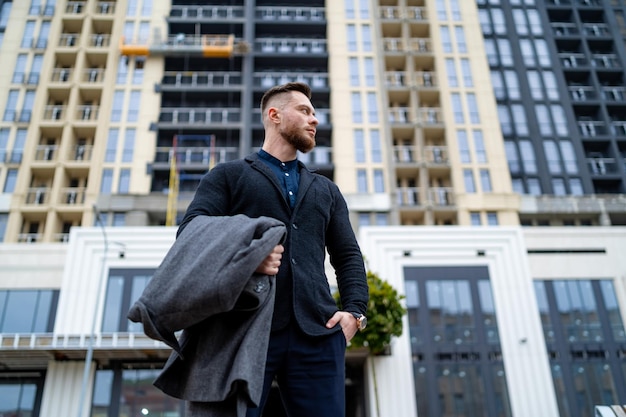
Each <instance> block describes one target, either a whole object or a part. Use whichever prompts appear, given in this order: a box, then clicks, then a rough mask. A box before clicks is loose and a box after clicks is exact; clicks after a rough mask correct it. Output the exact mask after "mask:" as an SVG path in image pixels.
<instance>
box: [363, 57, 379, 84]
mask: <svg viewBox="0 0 626 417" xmlns="http://www.w3.org/2000/svg"><path fill="white" fill-rule="evenodd" d="M363 63H364V67H365V85H366V86H368V87H374V86H375V85H376V71H375V69H374V59H373V58H370V57H365V58H364V59H363Z"/></svg>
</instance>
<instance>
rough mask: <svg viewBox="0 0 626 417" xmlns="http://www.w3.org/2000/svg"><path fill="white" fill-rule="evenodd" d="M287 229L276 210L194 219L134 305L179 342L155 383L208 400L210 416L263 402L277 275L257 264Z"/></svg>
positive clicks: (136, 316)
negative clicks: (264, 213) (263, 272)
mask: <svg viewBox="0 0 626 417" xmlns="http://www.w3.org/2000/svg"><path fill="white" fill-rule="evenodd" d="M284 237H285V226H284V224H283V223H282V222H280V221H278V220H275V219H272V218H269V217H258V218H250V217H248V216H245V215H236V216H219V217H211V216H197V217H195V218H194V219H193V221H191V222H190V223H189V224H188V226H187V227H186V228H185V231H184V233H181V234H180V235H179V236H178V238H177V240H176V242H175V243H174V244H173V245H172V247H171V248H170V250H169V252H168V253H167V255H166V256H165V258H164V260H163V262H162V263H161V265H160V266H159V268H158V269H157V270H156V271H155V273H154V276H153V277H152V279H151V280H150V282H149V283H148V285H147V286H146V288H145V290H144V292H143V293H142V295H141V297H140V298H139V300H138V301H137V302H136V303H135V304H134V305H133V306H132V307H131V309H130V311H129V313H128V318H129V319H130V320H131V321H134V322H140V323H142V324H143V326H144V332H145V333H146V335H147V336H149V337H151V338H153V339H155V340H160V341H162V342H164V343H166V344H167V345H169V346H170V347H172V349H174V351H173V352H172V354H171V355H170V358H169V360H168V361H167V363H166V364H165V367H164V369H163V371H162V372H161V374H160V375H159V376H158V378H157V379H156V381H155V383H154V384H155V386H157V387H158V388H159V389H161V390H162V391H163V392H165V393H166V394H168V395H170V396H173V397H176V398H181V399H184V400H187V401H191V402H200V403H203V407H202V409H203V414H202V415H206V416H243V415H245V410H246V408H247V407H249V406H252V407H254V406H257V405H258V403H259V401H260V398H261V393H262V389H263V374H264V370H265V360H266V353H267V345H268V341H269V333H270V327H271V322H272V313H273V308H274V298H275V280H274V277H269V276H267V275H259V274H255V273H254V271H255V269H256V268H257V267H258V266H259V264H260V263H261V262H262V261H263V259H265V257H267V255H268V254H269V253H270V252H271V250H272V248H273V247H274V246H275V245H277V244H279V243H282V242H283V240H284ZM179 330H183V332H182V334H181V336H180V339H177V338H176V335H175V332H177V331H179ZM194 415H195V414H194Z"/></svg>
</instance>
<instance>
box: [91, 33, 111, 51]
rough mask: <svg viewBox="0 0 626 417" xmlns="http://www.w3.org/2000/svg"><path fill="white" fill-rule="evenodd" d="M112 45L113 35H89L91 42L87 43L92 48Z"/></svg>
mask: <svg viewBox="0 0 626 417" xmlns="http://www.w3.org/2000/svg"><path fill="white" fill-rule="evenodd" d="M110 45H111V35H108V34H102V33H96V34H92V35H89V44H88V45H87V46H88V47H90V48H107V47H109V46H110Z"/></svg>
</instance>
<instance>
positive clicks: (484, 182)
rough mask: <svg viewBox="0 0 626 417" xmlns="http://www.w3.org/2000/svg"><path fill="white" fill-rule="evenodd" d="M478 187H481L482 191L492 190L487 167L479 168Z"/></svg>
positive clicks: (488, 191)
mask: <svg viewBox="0 0 626 417" xmlns="http://www.w3.org/2000/svg"><path fill="white" fill-rule="evenodd" d="M480 187H481V188H482V191H483V193H490V192H492V191H493V190H492V188H491V177H490V176H489V170H488V169H481V170H480Z"/></svg>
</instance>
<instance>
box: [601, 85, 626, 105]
mask: <svg viewBox="0 0 626 417" xmlns="http://www.w3.org/2000/svg"><path fill="white" fill-rule="evenodd" d="M602 97H603V98H604V99H605V100H606V101H618V102H622V101H624V100H626V87H617V86H606V87H602Z"/></svg>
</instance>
